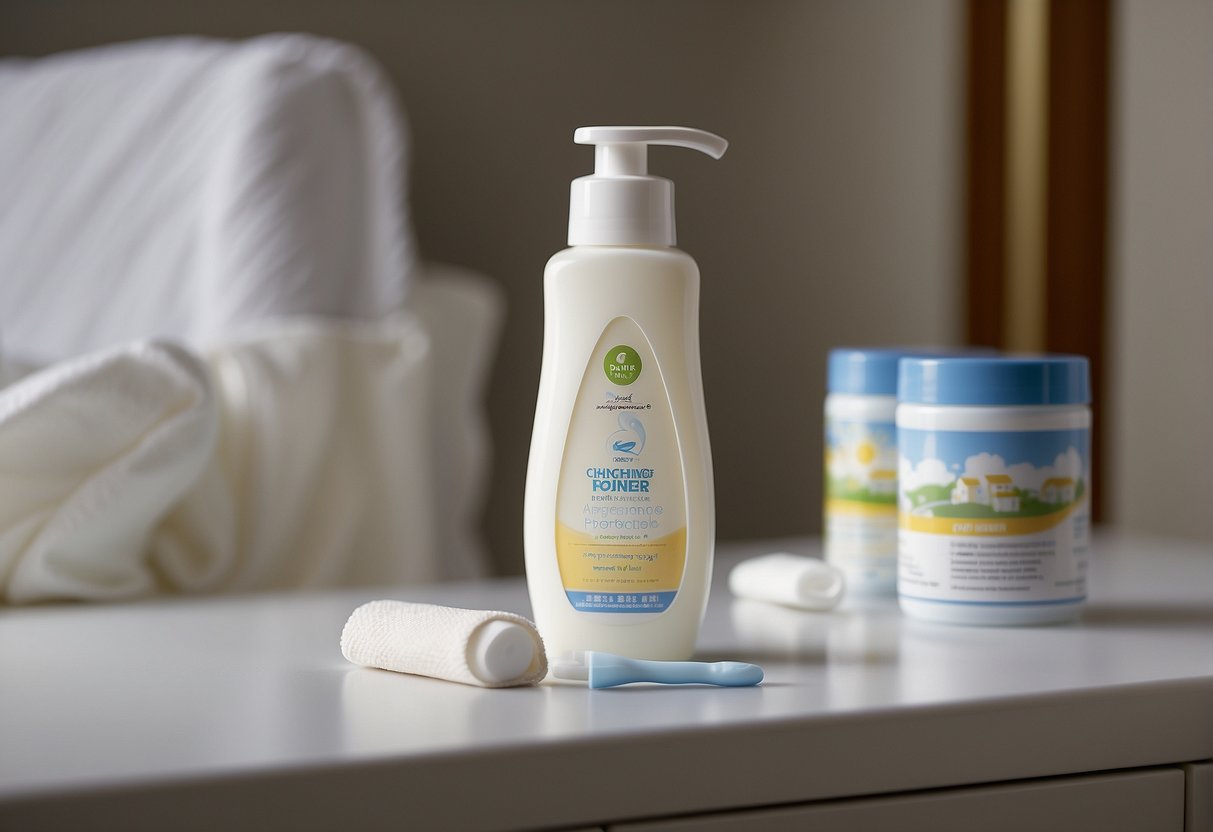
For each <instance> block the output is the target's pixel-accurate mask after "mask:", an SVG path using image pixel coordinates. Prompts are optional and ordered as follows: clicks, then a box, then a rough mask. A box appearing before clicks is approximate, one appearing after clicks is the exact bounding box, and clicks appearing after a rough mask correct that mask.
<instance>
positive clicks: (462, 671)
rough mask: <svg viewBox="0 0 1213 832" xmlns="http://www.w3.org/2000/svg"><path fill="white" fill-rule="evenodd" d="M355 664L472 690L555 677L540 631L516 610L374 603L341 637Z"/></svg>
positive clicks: (363, 608)
mask: <svg viewBox="0 0 1213 832" xmlns="http://www.w3.org/2000/svg"><path fill="white" fill-rule="evenodd" d="M341 654H342V655H343V656H345V657H346V658H347V659H349V660H350V661H351V662H353V663H354V664H360V665H364V666H366V667H379V668H382V669H384V670H395V671H396V672H398V673H413V674H416V675H418V676H432V677H434V678H435V679H446V680H448V681H451V682H462V683H463V684H465V685H480V686H481V687H486V688H504V687H511V686H513V685H533V684H536V683H537V682H539V681H541V680H542V679H543V677H544V676H546V675H547V672H548V660H547V654H546V653H545V652H544V650H543V640H542V639H540V637H539V631H538V630H536V629H535V625H534V624H532V623H531V622H530V621H527V620H526V619H525V618H523V617H522V616H520V615H514V613H511V612H493V611H489V610H463V609H458V608H456V607H440V606H437V605H434V604H412V603H408V602H406V601H371V602H369V603H366V604H363V605H362V606H360V607H358V609H356V610H354V612H353V614H351V615H350V618H349V621H347V622H345V629H343V630H342V631H341Z"/></svg>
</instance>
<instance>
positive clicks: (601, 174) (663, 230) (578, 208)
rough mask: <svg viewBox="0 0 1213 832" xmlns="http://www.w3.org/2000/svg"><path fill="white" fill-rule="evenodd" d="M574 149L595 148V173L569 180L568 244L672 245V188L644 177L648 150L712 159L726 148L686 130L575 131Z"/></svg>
mask: <svg viewBox="0 0 1213 832" xmlns="http://www.w3.org/2000/svg"><path fill="white" fill-rule="evenodd" d="M573 141H574V142H576V143H577V144H592V145H594V146H595V153H594V174H593V175H592V176H583V177H581V178H579V179H574V180H573V186H572V194H571V199H570V202H569V245H574V246H575V245H651V246H672V245H674V244H675V242H676V236H675V231H674V228H675V226H674V183H673V182H671V181H670V180H668V179H663V178H661V177H659V176H650V175H649V172H648V146H649V145H651V144H661V145H669V146H672V147H685V148H690V149H691V150H698V151H700V152H701V153H706V154H707V155H709V156H711V157H712V158H713V159H719V158H720V157H721V156H723V155H724V152H725V150H726V149H727V148H728V146H729V143H728V142H727V141H725V140H724V139H722V138H721V137H720V136H717V135H715V134H713V133H709V132H707V131H705V130H695V129H693V128H690V127H579V128H577V130H576V132H574V133H573Z"/></svg>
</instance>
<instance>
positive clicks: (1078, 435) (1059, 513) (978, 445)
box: [897, 356, 1091, 625]
mask: <svg viewBox="0 0 1213 832" xmlns="http://www.w3.org/2000/svg"><path fill="white" fill-rule="evenodd" d="M898 400H899V404H898V406H897V446H898V453H899V456H900V463H899V467H898V495H899V496H898V502H899V525H900V534H899V546H898V581H897V592H898V597H899V599H900V604H901V608H902V610H903V611H904V612H905V613H906V614H907V615H911V616H914V617H916V618H922V619H927V620H931V621H940V622H945V623H952V624H990V625H1003V624H1046V623H1052V622H1058V621H1067V620H1071V619H1073V618H1075V617H1077V616H1078V614H1079V613H1080V612H1081V610H1082V607H1083V604H1084V603H1085V601H1086V595H1087V563H1088V557H1089V542H1088V541H1089V533H1090V519H1089V517H1090V511H1089V506H1090V483H1091V456H1090V446H1091V410H1090V407H1089V406H1088V403H1089V402H1090V392H1089V385H1088V369H1087V360H1086V359H1085V358H1081V357H1077V356H1041V357H1032V358H1020V357H989V358H985V357H983V358H976V357H966V358H939V357H936V358H905V359H902V361H901V364H900V371H899V387H898Z"/></svg>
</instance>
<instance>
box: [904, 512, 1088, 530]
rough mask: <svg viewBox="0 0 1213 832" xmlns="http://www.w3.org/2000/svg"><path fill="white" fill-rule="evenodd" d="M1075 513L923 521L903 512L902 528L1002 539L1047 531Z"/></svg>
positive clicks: (941, 518)
mask: <svg viewBox="0 0 1213 832" xmlns="http://www.w3.org/2000/svg"><path fill="white" fill-rule="evenodd" d="M1073 512H1074V506H1070V507H1069V508H1066V509H1064V510H1062V511H1055V512H1053V513H1052V514H1043V515H1041V516H1039V517H924V516H922V515H920V514H906V513H905V512H902V514H901V517H900V523H899V525H900V526H901V528H903V529H908V530H909V531H912V532H925V533H927V534H949V535H966V536H971V537H1003V536H1004V535H1010V534H1035V533H1037V532H1043V531H1048V530H1049V529H1051V528H1053V527H1054V526H1057V525H1059V524H1060V523H1061V522H1062V521H1063V520H1065V519H1066V518H1067V517H1069V516H1070V515H1071V514H1072V513H1073Z"/></svg>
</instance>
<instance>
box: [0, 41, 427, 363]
mask: <svg viewBox="0 0 1213 832" xmlns="http://www.w3.org/2000/svg"><path fill="white" fill-rule="evenodd" d="M0 112H2V113H4V114H5V115H4V117H3V118H0V183H3V187H2V188H0V191H2V192H3V202H2V204H0V275H3V279H2V280H0V333H2V334H3V339H4V345H5V349H6V350H7V351H8V352H9V353H10V354H13V355H17V356H20V357H21V358H23V359H29V360H33V361H37V362H39V363H45V362H49V361H58V360H62V359H65V358H70V357H74V356H76V355H80V354H82V353H84V352H87V351H89V350H93V349H97V348H100V347H108V346H111V345H114V344H120V343H123V342H128V341H132V340H135V339H138V338H163V337H171V338H173V339H175V340H180V341H184V342H185V343H186V344H188V345H190V346H193V347H202V346H209V345H211V344H216V343H220V342H222V341H224V340H225V339H227V338H228V337H230V336H231V335H232V334H233V333H234V332H236V331H239V330H242V329H244V328H245V327H247V326H249V325H254V324H257V323H258V322H261V321H264V320H266V319H268V318H284V317H291V316H298V315H329V316H334V317H350V318H375V317H379V316H381V315H385V314H390V313H392V312H394V311H395V310H397V309H399V308H400V306H401V304H402V303H403V302H404V299H405V297H406V293H407V289H408V287H409V283H410V279H411V278H410V276H411V272H412V270H413V267H414V262H415V257H416V251H415V246H414V243H413V237H412V232H411V227H410V225H409V222H408V218H407V216H406V206H407V202H406V199H405V196H404V193H405V192H404V186H405V184H406V169H405V159H406V154H407V134H406V133H405V130H404V124H403V118H402V114H401V112H400V109H399V107H398V106H397V103H396V98H395V95H394V93H393V90H392V88H391V85H390V83H389V81H388V79H387V78H386V76H385V75H384V73H383V71H382V70H381V69H380V68H379V66H378V65H377V64H376V63H375V62H374V61H373V60H372V59H371V58H370V57H369V56H368V55H366V54H365V53H364V52H362V51H361V50H360V49H358V48H356V47H354V46H350V45H347V44H342V43H337V42H334V41H330V40H325V39H322V38H316V37H311V36H307V35H267V36H263V37H259V38H254V39H252V40H247V41H241V42H228V41H220V40H207V39H200V38H165V39H158V40H149V41H142V42H137V43H125V44H116V45H112V46H104V47H100V48H96V49H88V50H83V51H78V52H67V53H63V54H59V55H52V56H50V57H46V58H38V59H32V60H30V59H18V58H5V59H3V60H0Z"/></svg>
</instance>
